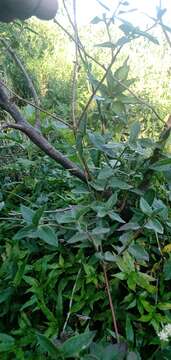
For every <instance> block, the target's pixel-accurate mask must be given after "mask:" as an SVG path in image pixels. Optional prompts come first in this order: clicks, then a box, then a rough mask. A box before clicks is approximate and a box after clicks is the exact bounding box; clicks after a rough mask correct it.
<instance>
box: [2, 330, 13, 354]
mask: <svg viewBox="0 0 171 360" xmlns="http://www.w3.org/2000/svg"><path fill="white" fill-rule="evenodd" d="M14 345H15V340H14V338H13V337H12V336H10V335H7V334H4V333H0V354H1V358H2V359H3V356H2V353H8V352H11V351H12V350H14Z"/></svg>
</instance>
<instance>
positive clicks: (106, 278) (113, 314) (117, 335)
mask: <svg viewBox="0 0 171 360" xmlns="http://www.w3.org/2000/svg"><path fill="white" fill-rule="evenodd" d="M102 267H103V273H104V278H105V284H106V289H107V293H108V298H109V304H110V310H111V313H112V320H113V327H114V331H115V334H116V340H117V343H118V344H119V343H120V339H119V332H118V326H117V322H116V315H115V309H114V305H113V301H112V296H111V292H110V286H109V280H108V276H107V271H106V265H105V263H104V262H103V263H102Z"/></svg>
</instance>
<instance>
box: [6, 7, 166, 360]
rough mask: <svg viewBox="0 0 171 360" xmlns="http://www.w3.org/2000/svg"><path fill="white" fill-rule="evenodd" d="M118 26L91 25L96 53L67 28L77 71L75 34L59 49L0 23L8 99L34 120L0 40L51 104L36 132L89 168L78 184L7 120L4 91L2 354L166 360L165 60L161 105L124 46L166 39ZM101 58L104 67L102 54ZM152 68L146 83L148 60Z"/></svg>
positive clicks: (38, 35)
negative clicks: (96, 29)
mask: <svg viewBox="0 0 171 360" xmlns="http://www.w3.org/2000/svg"><path fill="white" fill-rule="evenodd" d="M121 6H122V8H124V9H125V8H126V9H127V6H128V3H127V2H121ZM117 11H119V8H118V9H117ZM162 14H163V12H162V11H161V9H160V11H158V18H157V19H156V24H158V25H159V26H161V29H163V30H164V33H166V31H167V34H169V33H170V32H171V29H170V28H168V27H166V26H165V25H163V23H162V20H161V16H162ZM115 16H116V18H117V14H115ZM114 20H116V19H115V17H114V18H113V20H111V19H107V18H106V17H105V16H103V17H102V18H101V19H100V18H97V17H96V18H95V19H94V20H93V28H94V27H95V26H98V25H99V23H100V24H101V23H102V24H103V25H104V27H105V29H106V30H107V34H108V36H109V39H107V41H105V42H102V43H101V44H100V41H97V42H96V44H97V43H98V46H97V48H96V50H93V53H91V55H92V56H91V58H90V57H89V56H88V54H87V52H86V51H85V48H84V47H83V46H82V44H81V45H80V47H79V46H78V43H79V40H78V34H77V27H76V26H75V28H74V30H75V32H74V34H73V35H72V38H73V39H76V41H75V42H76V43H77V45H76V48H75V53H76V58H75V62H74V70H73V68H72V64H71V61H70V59H68V58H67V56H66V54H67V48H68V46H70V52H71V55H70V56H72V54H74V51H73V48H71V43H70V42H71V40H70V41H69V43H68V40H67V37H66V36H67V35H62V33H61V32H60V31H59V30H58V28H57V30H56V33H57V35H56V36H57V44H56V43H55V41H54V31H55V30H54V29H55V28H54V27H52V28H51V27H48V26H45V25H44V24H43V25H42V24H40V25H39V24H37V23H34V22H30V23H29V22H28V23H25V24H20V23H16V24H13V25H8V26H7V25H1V40H2V41H1V43H2V48H3V52H2V54H1V79H2V80H3V82H4V81H5V82H6V83H7V84H8V91H9V88H12V91H13V93H12V94H13V96H14V98H13V99H12V100H11V99H10V101H12V104H13V102H15V103H17V105H18V108H19V109H20V112H21V114H22V115H23V116H24V117H25V119H26V120H27V122H28V124H29V125H30V126H31V125H34V123H35V109H34V106H32V103H33V94H32V91H31V90H30V88H29V86H28V78H27V77H26V76H25V75H24V73H23V72H22V71H21V66H17V65H16V61H14V62H13V61H11V59H10V60H9V57H7V53H6V51H7V52H8V50H9V48H8V47H6V46H5V45H6V42H3V40H4V39H5V41H8V44H9V45H10V50H11V49H12V50H13V52H11V53H10V55H11V56H12V59H13V60H16V58H14V55H16V54H17V55H16V56H17V59H18V58H20V59H21V60H22V61H23V62H25V67H26V69H27V72H28V74H31V75H29V76H31V79H32V81H33V82H34V87H35V91H36V92H37V94H38V97H39V101H40V104H41V106H40V107H41V108H44V109H46V110H45V111H43V109H42V110H41V111H40V114H39V116H40V123H41V124H40V127H39V129H38V130H36V131H37V132H38V133H40V132H41V133H42V134H43V136H44V137H45V139H46V141H48V142H49V143H50V144H52V145H53V146H54V148H55V149H57V150H58V151H60V152H61V153H62V154H63V155H64V156H66V157H67V158H68V159H69V160H71V161H72V162H73V163H74V164H77V165H78V166H79V167H80V169H82V170H83V174H84V176H85V181H81V180H80V179H78V178H77V177H76V176H74V175H73V174H72V173H71V172H68V171H66V170H65V169H64V168H62V167H61V165H59V164H58V163H57V162H55V161H54V159H52V158H51V157H50V156H48V154H47V152H46V154H45V153H44V152H42V151H41V150H40V148H38V147H37V146H36V145H35V144H33V142H32V141H31V140H29V139H28V137H27V136H26V134H23V133H22V132H20V131H19V130H18V129H15V126H14V128H13V126H8V125H7V126H5V125H4V124H7V123H9V122H11V120H10V115H11V113H10V111H9V112H8V109H7V108H5V106H4V105H3V99H2V100H1V98H0V105H1V108H2V112H1V116H2V117H1V119H2V131H1V133H0V142H1V144H0V166H1V172H0V183H1V188H0V289H1V291H0V358H1V359H3V360H8V359H16V360H25V359H32V360H34V359H35V360H39V359H41V360H43V359H59V360H60V359H61V360H64V359H82V360H93V359H96V360H97V359H98V360H110V359H111V360H115V359H116V360H124V359H126V360H140V359H142V360H147V359H148V360H153V359H155V360H158V359H160V360H162V359H163V360H164V359H166V360H169V359H170V358H171V346H170V345H169V337H170V336H171V329H170V327H171V325H170V324H171V290H170V280H171V255H170V254H171V243H170V238H171V211H170V201H171V176H170V169H171V157H170V154H169V152H167V151H168V142H169V135H170V124H169V121H168V122H167V124H165V123H164V121H163V118H164V117H165V116H166V115H167V114H168V112H169V105H166V102H164V99H165V101H167V100H168V103H169V91H168V88H169V84H167V82H166V78H167V74H168V71H169V66H170V65H169V63H167V64H165V65H166V67H165V69H163V74H164V75H163V76H165V78H164V80H163V83H164V85H163V83H162V82H161V88H160V90H161V93H160V94H162V95H161V101H160V102H159V98H158V94H156V89H155V88H154V87H153V86H152V85H151V86H150V80H149V77H150V73H148V72H147V69H150V64H149V65H148V64H147V66H146V67H144V68H143V69H142V78H143V81H144V82H143V84H144V85H143V86H140V85H142V81H141V80H142V78H141V77H140V83H141V84H140V83H139V82H138V80H139V79H138V78H135V76H136V68H135V66H134V63H136V59H134V56H133V53H132V52H133V51H135V47H136V46H137V47H136V49H139V46H140V47H142V46H144V48H145V49H148V51H149V52H150V49H153V51H154V52H155V51H156V53H155V54H160V52H161V53H162V51H164V53H165V55H163V57H164V56H165V58H168V43H166V42H164V40H163V38H162V40H161V42H162V44H161V45H160V38H161V34H160V35H159V40H158V39H157V38H156V37H155V36H154V33H151V32H149V31H142V30H140V29H139V28H136V27H134V26H133V25H131V24H130V23H128V22H126V21H125V20H121V19H120V22H119V21H117V20H116V24H113V22H114ZM54 26H56V27H57V24H55V25H54ZM91 26H92V25H91ZM113 27H117V28H118V30H117V38H115V39H112V37H111V35H110V34H112V30H113ZM67 31H71V30H67ZM101 31H102V30H101V29H100V35H99V36H100V37H101ZM74 36H75V37H74ZM103 36H104V34H103ZM115 37H116V35H115ZM132 44H135V47H134V48H132V46H133V45H132ZM139 44H140V45H139ZM89 46H90V45H89ZM125 46H126V48H125ZM122 48H123V52H122ZM5 49H6V50H5ZM99 49H100V50H99ZM154 49H157V50H154ZM58 51H59V52H60V55H58ZM87 51H88V50H87ZM103 51H104V52H103ZM128 53H130V57H129V58H128V56H127V55H128ZM135 53H136V51H135ZM99 54H101V56H100V55H99ZM106 54H108V58H107V59H108V60H109V58H110V57H111V59H110V60H109V61H108V65H104V64H106V62H103V61H100V60H103V59H105V58H106ZM131 54H132V58H131ZM140 54H141V52H140ZM73 56H74V55H73ZM79 56H80V58H79V60H78V57H79ZM141 56H142V54H141V55H140V57H141ZM155 56H156V57H157V56H158V55H155ZM160 56H161V55H160ZM161 57H162V56H161ZM130 58H131V59H132V60H130ZM137 59H138V54H137ZM80 64H81V69H80ZM157 66H158V65H157ZM137 68H138V60H137ZM157 71H158V68H157V70H156V73H157ZM145 74H147V75H146V76H148V79H146V76H145ZM151 74H152V78H151V79H153V76H154V75H153V74H155V69H154V67H153V68H152V69H151ZM144 76H145V79H144ZM76 78H77V80H76ZM146 80H147V83H146V82H145V81H146ZM157 81H158V79H157ZM151 84H152V80H151ZM0 86H2V84H1V83H0ZM17 95H19V96H20V97H18V96H17ZM25 100H26V101H27V103H25ZM34 100H35V99H34ZM149 101H151V102H150V103H149ZM30 103H31V104H30ZM40 104H39V105H40ZM156 104H157V106H155V105H156ZM38 107H39V106H38ZM4 108H5V110H6V112H5V111H3V110H4ZM47 111H48V112H47ZM9 114H10V115H9ZM51 114H52V117H51ZM56 114H58V115H56ZM61 118H62V119H61ZM14 120H15V119H14ZM61 120H62V121H61ZM67 124H68V125H69V126H67ZM13 125H14V123H13ZM152 135H153V136H152Z"/></svg>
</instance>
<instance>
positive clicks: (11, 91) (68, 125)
mask: <svg viewBox="0 0 171 360" xmlns="http://www.w3.org/2000/svg"><path fill="white" fill-rule="evenodd" d="M0 83H1V84H2V85H3V86H4V87H5V88H6V89H7V90H8V91H9V92H10V93H11V94H13V95H14V96H15V97H16V98H17V99H19V100H22V101H23V102H25V103H26V104H28V105H30V106H32V107H33V108H36V109H38V110H40V111H41V112H43V113H44V114H46V115H48V116H50V117H51V118H52V119H55V120H57V121H59V122H61V123H62V124H64V125H66V126H67V127H69V128H70V129H71V130H72V125H70V124H69V123H67V122H66V121H64V120H63V119H61V118H60V117H59V116H56V115H54V114H52V113H50V112H49V111H47V110H45V109H43V108H42V107H40V106H37V105H35V104H33V103H32V102H31V101H29V100H26V99H24V98H23V97H22V96H20V95H18V94H17V93H16V92H15V91H14V90H12V89H10V88H9V86H7V85H6V84H5V83H4V81H2V80H1V81H0Z"/></svg>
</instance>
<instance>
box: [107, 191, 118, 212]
mask: <svg viewBox="0 0 171 360" xmlns="http://www.w3.org/2000/svg"><path fill="white" fill-rule="evenodd" d="M117 199H118V194H117V192H115V193H114V194H113V195H112V196H111V197H110V198H109V199H108V201H107V202H106V204H105V208H106V209H108V210H111V209H112V208H113V207H114V206H115V205H116V203H117Z"/></svg>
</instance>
